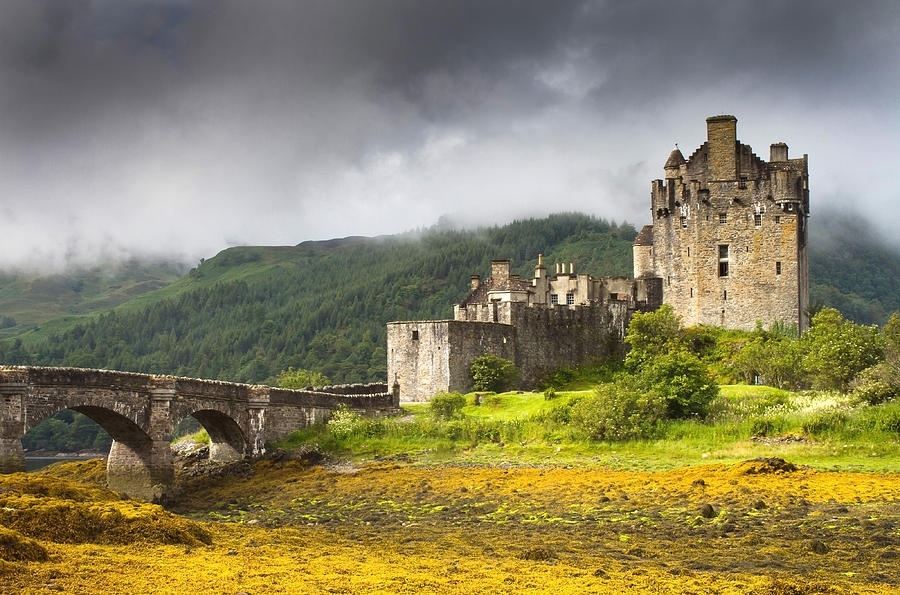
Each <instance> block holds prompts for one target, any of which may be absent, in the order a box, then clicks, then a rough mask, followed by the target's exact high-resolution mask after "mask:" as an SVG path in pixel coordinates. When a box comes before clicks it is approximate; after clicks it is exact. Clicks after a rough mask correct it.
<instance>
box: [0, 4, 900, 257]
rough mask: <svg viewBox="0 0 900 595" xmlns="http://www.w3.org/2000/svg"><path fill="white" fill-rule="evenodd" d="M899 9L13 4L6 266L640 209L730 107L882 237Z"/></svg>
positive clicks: (1, 127) (1, 71)
mask: <svg viewBox="0 0 900 595" xmlns="http://www.w3.org/2000/svg"><path fill="white" fill-rule="evenodd" d="M898 25H900V5H897V4H896V3H895V2H866V3H863V4H860V5H849V4H846V3H839V2H812V1H808V2H790V3H784V2H775V1H764V2H734V3H721V2H712V1H708V2H701V1H697V2H686V3H679V4H677V5H673V4H672V3H670V2H669V3H664V2H640V1H637V2H628V3H623V2H565V1H564V2H553V3H547V2H483V1H478V2H475V1H472V2H453V3H449V2H428V1H425V2H420V1H417V2H400V1H396V2H395V1H377V2H365V3H338V2H313V1H305V2H254V3H247V2H239V1H236V0H221V1H213V0H206V1H204V0H200V1H197V2H152V3H150V2H127V1H125V2H123V1H113V0H107V1H90V2H88V1H84V2H66V3H61V2H53V1H50V0H46V1H31V0H14V1H10V2H5V3H4V4H3V6H2V7H0V39H2V40H3V41H2V43H0V191H2V200H0V217H2V221H3V222H4V223H5V225H4V233H3V234H2V236H0V267H2V268H5V269H10V268H13V269H15V268H39V269H60V268H64V267H68V266H75V265H78V266H90V265H92V264H94V263H97V262H106V261H120V260H128V259H133V258H165V259H172V260H176V261H180V262H196V261H197V260H198V259H199V258H201V257H208V256H211V255H213V254H215V253H216V252H218V251H219V250H221V249H223V248H225V247H228V246H232V245H241V244H266V245H279V244H297V243H299V242H302V241H304V240H311V239H327V238H332V237H341V236H347V235H379V234H388V233H397V232H401V231H404V230H408V229H414V228H421V227H425V226H429V225H432V224H434V223H436V222H437V221H438V219H439V218H440V217H441V216H446V217H447V218H448V219H450V220H452V221H454V222H456V223H457V224H459V225H465V226H475V225H485V224H495V223H504V222H506V221H510V220H512V219H514V218H517V217H522V216H540V215H544V214H547V213H552V212H559V211H573V210H577V211H583V212H586V213H589V214H593V215H598V216H601V217H605V218H607V219H613V220H617V221H622V220H627V221H629V222H631V223H633V224H635V225H637V226H640V225H642V224H644V223H649V199H648V196H649V187H650V186H649V185H650V181H651V180H652V179H654V178H658V177H661V176H662V165H663V163H664V162H665V159H666V157H667V156H668V153H669V151H671V148H672V146H673V144H674V143H675V142H678V143H679V146H680V147H681V149H682V150H683V152H684V153H685V155H688V154H689V153H691V152H692V151H693V150H694V149H695V148H697V147H698V146H700V144H702V143H703V142H704V141H705V140H706V128H705V118H706V117H707V116H710V115H715V114H720V113H729V114H733V115H735V116H737V117H738V120H739V121H738V137H739V138H740V139H741V141H742V142H744V143H746V144H749V145H751V146H752V147H753V148H754V150H755V152H756V153H757V154H758V155H760V156H761V157H763V158H764V159H765V158H767V157H768V145H769V144H771V143H773V142H779V141H783V142H786V143H787V144H788V145H789V146H790V150H791V155H792V156H799V155H801V154H803V153H808V154H809V160H810V161H809V164H810V165H809V167H810V187H811V193H810V194H811V199H810V200H811V210H812V220H811V226H812V227H811V230H812V233H813V234H815V233H816V230H815V225H816V214H817V211H818V210H820V209H823V210H824V209H827V210H830V211H832V212H836V213H846V214H848V215H851V214H852V215H853V216H858V217H862V218H864V219H865V220H867V221H869V222H871V224H872V225H874V226H875V227H876V228H880V229H882V230H883V231H886V230H887V229H888V226H889V225H890V224H891V222H893V221H895V220H897V219H898V216H900V212H898V211H900V209H898V206H897V205H898V204H900V203H898V191H897V190H896V184H894V181H893V179H891V178H893V175H892V171H893V168H892V167H891V166H890V165H889V164H888V163H886V161H887V160H888V159H890V158H891V157H893V153H894V152H895V148H896V141H895V139H896V138H897V137H898V133H900V121H898V115H897V114H898V113H900V111H898V105H897V99H896V98H897V97H898V96H900V94H898V89H897V86H898V81H900V72H898V71H900V61H898V60H897V59H896V56H898V55H900V47H898V46H900V41H898V38H897V36H896V30H897V28H898ZM888 237H891V238H896V234H889V235H888Z"/></svg>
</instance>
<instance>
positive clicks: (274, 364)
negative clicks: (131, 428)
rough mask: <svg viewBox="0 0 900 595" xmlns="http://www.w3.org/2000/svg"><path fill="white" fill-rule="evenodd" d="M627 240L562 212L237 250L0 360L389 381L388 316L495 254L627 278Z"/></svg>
mask: <svg viewBox="0 0 900 595" xmlns="http://www.w3.org/2000/svg"><path fill="white" fill-rule="evenodd" d="M634 236H635V230H634V227H632V226H631V225H626V224H623V225H619V224H614V223H609V222H607V221H604V220H602V219H598V218H594V217H589V216H586V215H579V214H560V215H552V216H549V217H546V218H542V219H526V220H521V221H515V222H513V223H510V224H507V225H503V226H497V227H490V228H484V229H478V230H466V231H462V230H456V229H452V228H450V227H447V226H442V227H435V228H433V229H429V230H425V231H418V232H411V233H407V234H401V235H396V236H391V237H387V238H377V239H376V238H349V239H345V240H330V241H326V242H304V243H303V244H300V245H298V246H291V247H252V246H243V247H235V248H230V249H228V250H225V251H223V252H221V253H220V254H218V255H217V256H216V257H214V258H210V259H208V260H206V261H204V262H203V263H201V264H200V265H199V266H198V267H196V269H194V270H193V271H192V272H191V273H190V274H189V275H187V276H185V277H183V278H182V279H180V280H179V281H177V282H176V283H174V284H172V285H170V286H167V287H165V288H163V289H160V290H158V291H156V292H153V293H151V294H145V295H141V296H139V297H138V298H136V299H135V300H133V301H131V302H128V303H126V304H124V305H123V306H121V307H119V308H117V309H116V310H113V311H107V312H103V313H100V314H98V315H95V316H91V317H87V318H81V319H72V320H69V321H59V323H58V324H53V325H51V324H44V325H42V328H41V329H40V330H36V331H34V332H32V333H29V334H28V335H26V336H24V338H23V339H20V338H16V339H13V340H8V341H0V362H2V363H4V364H30V365H73V366H85V367H103V368H108V369H116V370H128V371H135V372H147V373H154V374H177V375H183V376H193V377H201V378H216V379H220V380H231V381H238V382H263V381H265V380H267V379H274V378H275V377H276V376H277V374H278V373H279V372H280V371H281V370H285V369H288V368H289V367H294V368H295V369H306V370H316V371H319V372H321V373H322V374H324V375H326V376H327V377H329V378H330V379H332V380H334V381H335V382H374V381H382V382H383V381H384V380H385V378H386V373H387V370H386V362H387V354H386V353H385V342H386V328H385V324H386V323H387V322H389V321H391V320H412V319H439V318H445V317H447V315H448V314H449V308H450V307H451V305H452V304H453V303H455V302H457V301H459V300H460V299H461V298H462V297H463V296H465V295H466V293H467V292H468V288H469V277H470V275H471V274H472V273H473V272H478V271H486V270H489V267H490V261H491V259H492V258H496V257H497V255H498V254H503V255H504V256H507V257H509V258H511V259H512V261H513V263H514V264H515V269H514V270H513V271H512V272H514V273H518V274H522V275H528V274H529V273H530V272H531V271H532V270H533V266H534V261H535V259H536V257H537V255H538V253H543V254H544V255H545V257H546V258H547V259H557V260H567V261H568V260H574V261H577V262H578V263H579V267H580V268H581V269H582V270H585V271H589V272H591V273H593V274H596V275H609V274H618V275H625V274H628V272H629V271H630V270H631V251H632V248H631V242H632V240H633V239H634Z"/></svg>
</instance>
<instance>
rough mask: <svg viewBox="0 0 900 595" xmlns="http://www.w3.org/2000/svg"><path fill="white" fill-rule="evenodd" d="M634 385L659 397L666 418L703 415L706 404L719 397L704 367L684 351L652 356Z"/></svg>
mask: <svg viewBox="0 0 900 595" xmlns="http://www.w3.org/2000/svg"><path fill="white" fill-rule="evenodd" d="M637 382H638V385H639V386H640V387H641V388H642V389H643V390H644V391H647V392H653V393H655V394H656V395H657V396H659V397H661V398H662V399H663V401H664V402H665V404H666V417H669V418H682V417H690V416H694V415H697V416H700V415H705V414H706V410H707V406H708V405H709V403H710V402H711V401H712V400H713V399H714V398H715V397H716V395H718V394H719V386H718V385H717V384H716V383H715V382H714V381H713V380H712V379H711V378H710V377H709V374H708V372H707V370H706V366H704V365H703V363H702V362H701V361H700V359H699V358H698V357H697V356H696V355H694V354H692V353H688V352H687V351H674V352H671V353H666V354H662V355H658V356H656V357H654V358H653V359H652V360H650V361H648V362H647V363H646V364H645V365H644V366H643V367H642V368H640V371H639V372H638V374H637Z"/></svg>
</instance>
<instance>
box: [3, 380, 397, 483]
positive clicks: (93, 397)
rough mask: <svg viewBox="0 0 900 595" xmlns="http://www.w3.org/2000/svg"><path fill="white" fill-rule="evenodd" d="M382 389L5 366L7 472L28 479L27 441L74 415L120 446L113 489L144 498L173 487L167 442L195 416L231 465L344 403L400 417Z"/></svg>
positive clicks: (111, 470)
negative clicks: (68, 412) (55, 418)
mask: <svg viewBox="0 0 900 595" xmlns="http://www.w3.org/2000/svg"><path fill="white" fill-rule="evenodd" d="M397 391H398V389H396V388H395V389H394V390H393V391H391V392H388V387H387V385H385V384H372V385H342V386H332V387H323V388H317V389H312V390H290V389H282V388H272V387H268V386H256V385H248V384H238V383H233V382H220V381H216V380H197V379H193V378H177V377H174V376H152V375H148V374H134V373H130V372H111V371H108V370H85V369H79V368H38V367H24V366H0V473H10V472H14V471H24V469H25V460H24V453H23V451H22V442H21V439H22V436H24V435H25V433H26V432H27V431H28V430H30V429H31V428H33V427H34V426H35V425H37V424H38V423H40V422H41V421H42V420H44V419H46V418H47V417H49V416H50V415H52V414H53V413H56V412H57V411H61V410H63V409H72V410H74V411H78V412H79V413H83V414H84V415H86V416H88V417H90V418H91V419H92V420H94V421H95V422H97V423H98V424H99V425H100V426H101V427H102V428H103V429H104V430H106V431H107V432H108V433H109V435H110V436H111V437H112V439H113V443H112V447H111V448H110V452H109V457H108V459H107V483H108V485H109V486H110V487H111V488H112V489H114V490H117V491H119V492H122V493H124V494H128V495H129V496H133V497H138V498H143V499H146V500H159V499H161V498H162V497H164V495H165V493H166V490H167V488H168V486H169V485H170V483H171V482H172V479H173V465H172V452H171V449H170V447H169V442H170V440H171V438H172V432H173V431H174V430H175V427H176V426H177V425H178V423H179V422H180V421H181V420H182V419H184V418H185V417H187V416H189V415H191V416H193V417H194V418H195V419H196V420H197V421H199V422H200V424H201V425H202V426H203V427H204V429H205V430H206V431H207V433H208V434H209V439H210V445H209V457H210V459H211V460H214V461H233V460H238V459H240V458H242V457H245V456H251V455H257V454H262V453H264V452H265V444H266V442H270V441H274V440H278V439H280V438H283V437H285V436H286V435H287V434H289V433H290V432H292V431H294V430H296V429H299V428H303V427H306V426H308V425H310V424H312V423H316V422H322V421H324V420H326V419H328V417H329V416H330V415H331V412H332V411H333V410H334V409H335V408H336V407H338V406H340V405H343V406H346V407H349V408H351V409H353V410H356V411H358V412H360V413H362V414H366V415H373V414H379V413H392V412H396V411H397V408H398V406H399V392H397Z"/></svg>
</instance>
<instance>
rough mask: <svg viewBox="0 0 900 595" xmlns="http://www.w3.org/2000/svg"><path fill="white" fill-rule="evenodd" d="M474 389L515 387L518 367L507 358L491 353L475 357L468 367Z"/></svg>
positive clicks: (487, 389) (500, 389) (502, 389)
mask: <svg viewBox="0 0 900 595" xmlns="http://www.w3.org/2000/svg"><path fill="white" fill-rule="evenodd" d="M469 373H470V374H471V376H472V387H473V388H474V389H475V390H484V391H493V392H498V393H499V392H502V391H505V390H511V389H513V388H515V385H516V384H517V383H518V382H519V369H518V368H516V365H515V364H514V363H512V362H511V361H509V360H505V359H503V358H502V357H497V356H496V355H493V354H491V353H488V354H485V355H482V356H479V357H476V358H475V359H473V360H472V364H471V366H470V367H469Z"/></svg>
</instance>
